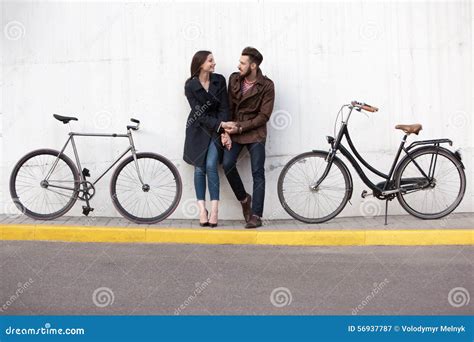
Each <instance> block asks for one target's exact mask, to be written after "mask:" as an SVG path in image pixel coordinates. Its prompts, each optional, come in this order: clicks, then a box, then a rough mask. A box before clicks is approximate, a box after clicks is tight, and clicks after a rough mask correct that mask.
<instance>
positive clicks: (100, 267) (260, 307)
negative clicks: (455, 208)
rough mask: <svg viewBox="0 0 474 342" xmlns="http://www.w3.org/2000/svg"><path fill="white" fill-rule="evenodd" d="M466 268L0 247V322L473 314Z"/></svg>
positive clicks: (297, 255)
mask: <svg viewBox="0 0 474 342" xmlns="http://www.w3.org/2000/svg"><path fill="white" fill-rule="evenodd" d="M473 260H474V248H473V247H470V246H433V247H396V246H395V247H394V246H390V247H272V246H231V245H144V244H100V243H63V242H29V241H0V265H1V266H0V274H1V277H0V279H1V282H0V315H18V314H21V315H30V314H47V315H64V314H79V315H81V314H99V315H100V314H106V315H130V314H131V315H141V314H147V315H148V314H158V315H162V314H165V315H174V314H180V315H189V314H204V315H214V314H220V315H222V314H228V315H235V314H244V315H246V314H250V315H261V314H278V315H286V314H309V315H313V314H314V315H322V314H323V315H324V314H330V315H333V314H338V315H339V314H340V315H351V314H358V315H373V314H376V315H378V314H380V315H418V314H419V315H461V314H462V315H466V314H471V315H472V314H473V313H474V309H473V308H474V306H473V303H472V302H473V301H474V299H472V300H471V299H470V296H472V295H474V276H473ZM468 301H469V302H468Z"/></svg>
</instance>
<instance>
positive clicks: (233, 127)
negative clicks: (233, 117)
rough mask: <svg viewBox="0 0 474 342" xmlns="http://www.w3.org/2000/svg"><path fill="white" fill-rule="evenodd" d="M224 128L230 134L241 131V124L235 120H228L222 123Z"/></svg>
mask: <svg viewBox="0 0 474 342" xmlns="http://www.w3.org/2000/svg"><path fill="white" fill-rule="evenodd" d="M222 128H224V130H225V131H226V133H228V134H235V133H237V132H239V126H238V125H237V123H236V122H234V121H227V122H224V123H222Z"/></svg>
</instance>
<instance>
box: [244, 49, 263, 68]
mask: <svg viewBox="0 0 474 342" xmlns="http://www.w3.org/2000/svg"><path fill="white" fill-rule="evenodd" d="M242 56H248V58H249V60H250V63H255V64H257V66H260V64H261V63H262V61H263V56H262V54H261V53H260V52H259V51H258V50H257V49H256V48H254V47H251V46H247V47H246V48H245V49H243V50H242Z"/></svg>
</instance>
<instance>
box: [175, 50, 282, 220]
mask: <svg viewBox="0 0 474 342" xmlns="http://www.w3.org/2000/svg"><path fill="white" fill-rule="evenodd" d="M262 60H263V56H262V54H261V53H260V52H259V51H258V50H257V49H255V48H253V47H246V48H245V49H244V50H243V51H242V55H241V56H240V59H239V65H238V69H239V71H238V72H234V73H233V74H231V75H230V77H229V87H228V88H227V86H226V80H225V78H224V76H222V75H220V74H217V73H215V72H214V69H215V66H216V62H215V60H214V56H213V55H212V53H211V52H210V51H198V52H196V53H195V54H194V56H193V59H192V62H191V76H190V78H189V79H188V80H187V81H186V83H185V86H184V89H185V95H186V98H187V99H188V102H189V105H190V106H191V112H190V113H189V116H188V119H187V122H186V138H185V143H184V155H183V159H184V161H185V162H187V163H188V164H191V165H193V166H194V187H195V190H196V197H197V202H198V206H199V211H200V215H199V223H200V225H201V226H202V227H204V226H210V227H217V224H218V209H219V191H220V190H219V188H220V182H219V174H218V171H217V167H218V164H219V163H222V166H223V168H224V172H225V175H226V178H227V180H228V182H229V184H230V186H231V188H232V191H233V192H234V194H235V196H236V198H237V200H238V201H239V202H240V204H241V205H242V212H243V216H244V219H245V222H246V224H245V228H257V227H259V226H261V225H262V220H261V217H262V214H263V203H264V199H265V140H266V136H267V127H266V126H267V121H268V120H269V119H270V115H271V113H272V111H273V103H274V100H275V90H274V85H273V82H272V81H271V80H270V79H269V78H267V77H266V76H263V74H262V71H261V70H260V64H261V63H262ZM243 148H247V150H248V152H249V154H250V162H251V168H252V178H253V192H252V195H250V194H248V193H247V191H246V190H245V187H244V185H243V183H242V179H241V178H240V175H239V172H238V171H237V167H236V164H237V161H238V157H239V154H240V152H241V151H242V149H243ZM206 181H207V187H208V190H209V195H210V202H211V208H210V212H209V211H208V210H207V208H206Z"/></svg>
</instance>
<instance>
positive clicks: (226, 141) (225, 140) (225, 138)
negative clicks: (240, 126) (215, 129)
mask: <svg viewBox="0 0 474 342" xmlns="http://www.w3.org/2000/svg"><path fill="white" fill-rule="evenodd" d="M221 143H222V145H223V146H224V147H225V148H226V149H227V150H230V149H231V148H232V139H231V138H230V135H229V133H227V132H225V133H222V134H221Z"/></svg>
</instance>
